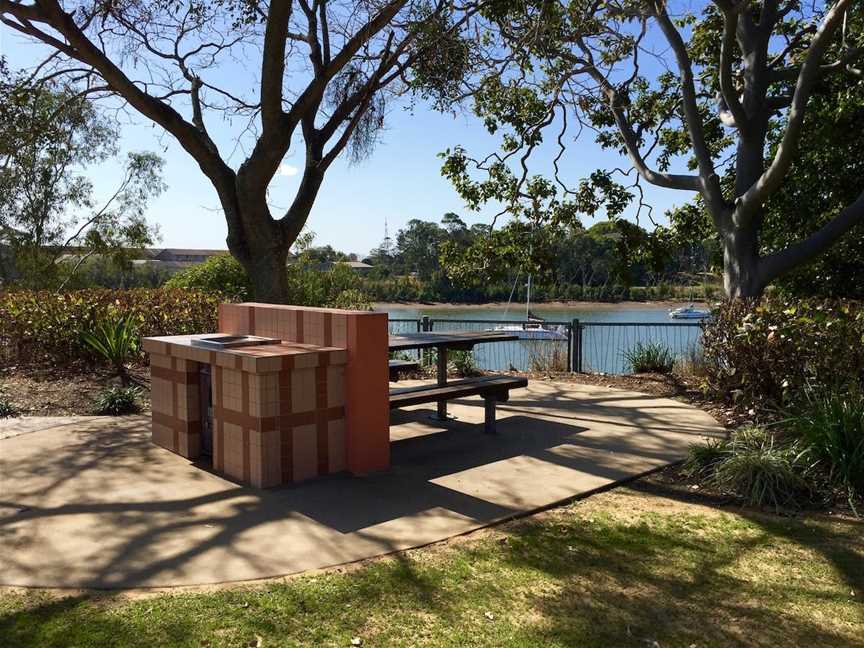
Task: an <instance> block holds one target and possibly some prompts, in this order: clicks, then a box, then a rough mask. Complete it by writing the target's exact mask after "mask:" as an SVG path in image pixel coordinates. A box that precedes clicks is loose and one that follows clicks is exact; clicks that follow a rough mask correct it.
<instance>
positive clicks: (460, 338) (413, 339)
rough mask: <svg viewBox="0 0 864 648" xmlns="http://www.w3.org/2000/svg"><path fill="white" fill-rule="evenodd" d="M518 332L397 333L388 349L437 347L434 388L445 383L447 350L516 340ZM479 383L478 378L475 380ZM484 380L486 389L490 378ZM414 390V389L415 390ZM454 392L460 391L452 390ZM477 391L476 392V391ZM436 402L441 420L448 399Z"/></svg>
mask: <svg viewBox="0 0 864 648" xmlns="http://www.w3.org/2000/svg"><path fill="white" fill-rule="evenodd" d="M518 339H519V337H518V336H517V335H513V334H511V333H501V332H498V331H439V332H422V333H399V334H396V335H391V336H390V341H389V350H390V351H406V350H410V349H436V350H437V352H438V354H437V355H438V358H437V369H438V372H437V384H436V387H438V388H444V387H446V386H447V385H448V383H447V353H448V351H449V350H450V349H453V350H464V351H467V350H471V349H473V348H474V346H475V345H477V344H487V343H490V342H512V341H514V340H518ZM475 382H477V383H478V385H479V383H480V382H481V381H475ZM482 382H483V383H485V387H486V389H488V388H489V387H490V380H488V379H487V380H485V381H482ZM464 383H465V381H460V384H461V385H463V387H462V390H461V391H462V393H465V387H464ZM415 391H416V390H415ZM428 391H429V393H430V394H434V393H437V394H439V395H441V396H443V395H444V392H445V391H446V390H443V389H439V390H438V391H437V392H434V391H432V390H428ZM453 393H454V394H455V393H459V392H458V391H457V390H453ZM478 393H479V392H478ZM437 403H438V415H437V416H438V418H439V419H441V420H444V419H446V418H447V400H446V399H444V398H442V399H441V400H438V401H437Z"/></svg>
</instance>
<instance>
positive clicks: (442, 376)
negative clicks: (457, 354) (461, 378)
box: [438, 346, 447, 421]
mask: <svg viewBox="0 0 864 648" xmlns="http://www.w3.org/2000/svg"><path fill="white" fill-rule="evenodd" d="M446 384H447V347H444V346H440V347H438V385H439V386H443V385H446ZM438 419H439V420H441V421H445V420H447V401H446V400H443V401H438Z"/></svg>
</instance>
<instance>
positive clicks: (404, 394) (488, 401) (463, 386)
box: [390, 375, 528, 433]
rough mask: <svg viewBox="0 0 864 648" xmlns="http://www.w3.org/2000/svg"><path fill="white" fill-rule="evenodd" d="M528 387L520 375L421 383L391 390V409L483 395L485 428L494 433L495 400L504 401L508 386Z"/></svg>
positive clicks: (526, 381)
mask: <svg viewBox="0 0 864 648" xmlns="http://www.w3.org/2000/svg"><path fill="white" fill-rule="evenodd" d="M527 386H528V379H527V378H522V377H521V376H502V375H494V376H482V377H480V378H465V379H463V380H454V381H453V382H449V383H447V384H446V385H420V386H417V387H402V388H398V389H391V390H390V409H396V408H399V407H408V406H409V405H420V404H423V403H434V402H438V401H448V400H454V399H456V398H465V397H467V396H482V397H483V400H484V401H485V412H484V414H485V416H484V419H485V430H486V432H489V433H494V432H495V403H497V402H504V401H507V400H508V399H509V397H510V390H511V389H520V388H522V387H527Z"/></svg>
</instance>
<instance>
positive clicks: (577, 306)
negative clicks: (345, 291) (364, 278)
mask: <svg viewBox="0 0 864 648" xmlns="http://www.w3.org/2000/svg"><path fill="white" fill-rule="evenodd" d="M690 303H693V304H695V305H696V306H697V307H699V308H704V307H707V306H709V304H706V303H704V302H698V301H697V302H690V301H687V300H663V301H620V302H592V301H556V302H543V303H538V304H533V305H532V309H533V310H580V311H583V310H584V311H614V310H658V309H669V308H676V307H678V306H681V305H682V304H690ZM524 306H525V304H524V303H519V302H513V303H511V304H510V309H511V310H514V311H515V310H519V309H520V308H524ZM374 307H375V310H386V311H389V310H398V309H400V308H404V309H415V310H416V309H422V310H458V309H464V310H478V309H485V308H488V309H491V310H501V309H505V308H507V302H486V303H484V304H464V303H444V302H376V303H375V304H374Z"/></svg>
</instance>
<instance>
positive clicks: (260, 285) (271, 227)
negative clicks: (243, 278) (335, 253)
mask: <svg viewBox="0 0 864 648" xmlns="http://www.w3.org/2000/svg"><path fill="white" fill-rule="evenodd" d="M238 193H239V192H238ZM242 196H243V194H242V193H241V194H239V195H238V196H237V197H236V202H233V203H229V207H230V211H229V209H226V210H225V214H226V220H227V221H228V240H227V243H228V249H229V251H230V252H231V255H232V256H233V257H234V258H235V259H237V261H238V262H239V263H240V265H242V266H243V269H244V270H246V274H248V275H249V281H250V282H251V284H252V298H253V299H254V300H255V301H259V302H264V303H269V304H284V303H286V302H287V301H288V299H289V294H288V276H287V274H286V271H285V266H286V264H287V261H288V251H289V250H290V248H291V245H292V244H293V243H294V238H296V236H295V237H293V238H290V240H289V237H287V236H285V232H284V230H283V228H282V227H281V226H280V224H279V223H278V222H277V221H275V220H273V218H272V217H271V216H270V210H269V209H268V208H267V206H266V203H265V202H264V201H263V200H258V201H247V202H246V203H245V204H244V203H243V201H242ZM250 203H251V204H250ZM223 206H224V203H223Z"/></svg>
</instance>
